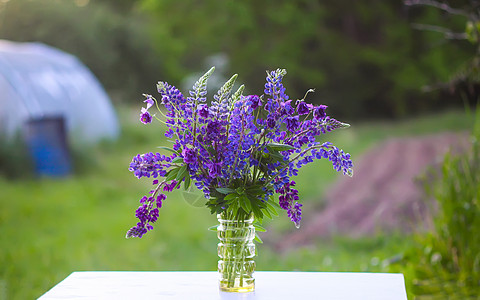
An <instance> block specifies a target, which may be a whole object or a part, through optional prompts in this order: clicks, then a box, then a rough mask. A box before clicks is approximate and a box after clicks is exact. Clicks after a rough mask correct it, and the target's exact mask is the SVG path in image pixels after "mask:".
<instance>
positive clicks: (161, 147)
mask: <svg viewBox="0 0 480 300" xmlns="http://www.w3.org/2000/svg"><path fill="white" fill-rule="evenodd" d="M157 148H159V149H163V150H167V151H170V152H172V153H175V154H179V153H180V152H178V151H175V150H173V149H172V148H168V147H164V146H160V147H157Z"/></svg>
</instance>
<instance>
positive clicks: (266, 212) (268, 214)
mask: <svg viewBox="0 0 480 300" xmlns="http://www.w3.org/2000/svg"><path fill="white" fill-rule="evenodd" d="M262 212H263V214H264V215H266V216H267V217H268V218H270V219H273V218H272V215H271V214H270V212H269V211H268V209H266V208H264V209H262Z"/></svg>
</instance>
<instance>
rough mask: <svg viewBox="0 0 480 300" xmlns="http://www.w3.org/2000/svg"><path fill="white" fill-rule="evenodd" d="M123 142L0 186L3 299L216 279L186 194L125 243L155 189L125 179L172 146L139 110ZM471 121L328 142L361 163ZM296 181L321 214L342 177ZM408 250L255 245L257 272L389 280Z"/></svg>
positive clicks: (280, 228)
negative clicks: (194, 273)
mask: <svg viewBox="0 0 480 300" xmlns="http://www.w3.org/2000/svg"><path fill="white" fill-rule="evenodd" d="M119 113H120V116H121V120H122V122H123V135H122V138H121V139H120V140H119V141H118V142H115V143H104V144H102V145H101V146H100V147H96V148H94V149H82V153H81V155H80V156H79V157H80V158H82V159H81V160H80V161H79V163H80V164H81V166H79V165H78V164H77V169H80V170H81V172H79V173H77V174H76V175H72V176H70V177H68V178H64V179H59V180H54V179H47V178H39V179H36V178H26V179H22V180H11V179H6V178H5V177H0V299H31V298H36V297H38V296H40V295H41V294H43V293H45V292H46V291H47V290H48V289H50V288H51V287H53V286H54V285H55V284H57V283H58V282H59V281H60V280H62V279H63V278H65V277H66V276H67V275H69V274H70V273H71V272H74V271H81V270H156V271H164V270H212V271H213V270H215V269H216V262H217V256H216V244H217V239H216V236H215V233H213V232H210V231H208V230H207V228H208V227H209V226H211V225H215V224H216V223H217V220H216V218H215V216H212V215H210V213H209V211H208V209H205V208H197V207H192V206H191V205H190V204H188V203H187V202H186V201H185V200H183V198H182V196H181V194H180V192H178V191H177V192H175V193H173V194H172V195H169V197H168V199H167V200H166V201H165V202H164V207H162V209H161V213H160V218H159V221H158V222H157V224H156V226H155V227H156V228H155V230H154V231H152V232H150V233H148V234H147V235H146V236H145V237H144V238H142V239H129V240H127V239H125V233H126V231H127V230H128V229H129V228H130V227H131V226H133V225H134V224H135V223H136V219H135V216H134V211H135V209H136V207H137V206H138V199H140V198H141V196H142V195H143V194H144V193H146V192H148V190H149V185H150V183H149V181H148V180H146V181H143V180H140V181H139V180H137V179H136V178H135V177H133V176H132V174H130V173H129V172H128V170H127V169H128V164H129V162H130V160H131V158H132V156H133V155H135V154H136V153H143V152H147V151H154V150H155V147H156V146H160V145H162V144H165V139H164V138H163V135H162V133H161V132H160V130H159V127H158V126H155V125H151V126H146V125H143V124H140V123H138V122H137V118H138V112H137V110H136V109H135V110H132V109H126V108H122V109H120V111H119ZM469 126H470V122H469V120H467V119H465V118H464V116H463V114H461V113H455V112H450V113H446V114H442V115H436V116H429V117H425V118H420V119H414V120H408V121H404V122H400V123H382V124H376V123H371V124H364V125H359V124H353V126H352V128H350V129H348V130H343V131H339V132H338V133H333V134H331V135H330V136H329V138H331V139H332V140H333V141H334V142H335V143H336V144H337V145H338V146H339V147H341V148H344V149H345V150H347V151H348V152H350V153H351V154H352V155H353V159H355V158H356V157H358V155H360V154H361V153H362V152H363V151H365V149H367V148H369V147H371V146H372V145H373V144H374V143H376V142H378V141H381V140H383V139H385V138H387V137H391V136H405V135H412V134H427V133H433V132H439V131H444V130H463V129H465V128H469ZM300 173H301V175H300V176H299V178H298V179H297V180H296V181H297V183H298V188H299V190H300V196H301V198H302V202H303V203H304V209H305V210H309V209H313V208H314V207H315V206H318V205H321V195H322V193H323V191H324V190H325V189H326V188H327V187H328V184H330V183H331V182H332V181H333V180H335V178H337V177H338V176H340V175H339V174H336V173H335V172H334V171H333V170H332V168H331V165H329V164H328V162H326V161H320V162H316V163H314V164H313V165H310V166H307V167H305V168H304V169H303V170H302V172H300ZM279 213H280V214H281V218H277V219H275V220H274V221H270V222H268V223H267V224H266V225H267V226H268V227H269V230H272V231H277V232H279V233H282V232H285V231H289V230H292V229H293V224H291V222H289V221H288V220H287V219H288V218H287V217H286V215H284V214H283V212H279ZM410 244H411V242H410V241H409V240H408V239H405V237H402V236H378V237H372V238H365V239H361V240H357V241H355V240H349V239H344V238H341V237H338V238H335V239H333V240H329V241H317V242H316V244H315V246H310V247H306V248H298V249H295V250H293V251H291V252H288V253H284V254H278V253H276V252H275V251H274V250H273V249H272V248H271V247H270V246H269V245H267V244H264V245H258V252H259V256H258V258H257V269H258V270H304V271H386V270H387V265H388V264H386V262H387V260H388V259H390V258H392V257H394V256H395V255H397V254H399V253H402V251H404V250H405V249H406V248H407V247H408V246H409V245H410Z"/></svg>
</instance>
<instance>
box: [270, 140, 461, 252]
mask: <svg viewBox="0 0 480 300" xmlns="http://www.w3.org/2000/svg"><path fill="white" fill-rule="evenodd" d="M467 137H468V135H467V134H466V133H465V134H454V133H444V134H438V135H433V136H423V137H414V138H395V139H390V140H387V141H385V142H383V143H381V144H380V145H377V146H375V147H374V148H372V149H371V150H370V151H367V152H366V153H365V154H364V155H363V156H362V157H360V158H358V159H356V160H355V161H354V163H355V166H354V176H353V178H348V177H341V178H340V179H339V180H338V182H336V184H335V185H334V186H333V187H332V188H331V189H330V190H329V191H328V193H327V194H326V195H325V198H326V203H327V204H326V206H325V208H324V209H323V210H321V211H317V212H314V213H310V214H308V215H307V216H306V217H305V218H304V219H303V220H302V222H303V223H302V227H301V228H300V229H298V230H296V231H293V232H292V233H290V234H288V235H287V236H286V237H285V236H283V238H282V239H281V240H280V241H278V242H274V244H275V245H276V248H277V249H278V250H280V251H284V250H287V249H288V248H290V247H292V246H298V245H306V244H309V243H310V242H312V241H313V240H314V239H315V238H318V237H328V236H330V235H332V234H343V235H347V236H351V237H359V236H364V235H372V234H374V233H376V232H379V231H381V232H395V231H401V232H410V231H411V230H412V228H417V227H419V226H425V225H428V224H425V221H426V220H427V223H428V216H429V214H428V206H427V204H426V203H425V199H424V192H423V187H422V186H421V184H420V183H419V182H418V180H417V179H416V178H418V176H420V175H422V174H423V173H424V172H425V170H426V169H427V167H428V166H432V165H438V164H439V163H440V162H441V161H442V159H443V156H444V155H445V153H446V152H447V151H448V149H449V148H452V149H453V150H454V151H459V150H461V149H465V146H466V144H467Z"/></svg>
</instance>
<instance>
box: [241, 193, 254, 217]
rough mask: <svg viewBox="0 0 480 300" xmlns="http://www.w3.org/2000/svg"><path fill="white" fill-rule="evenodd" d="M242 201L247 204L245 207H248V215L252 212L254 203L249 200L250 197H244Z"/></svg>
mask: <svg viewBox="0 0 480 300" xmlns="http://www.w3.org/2000/svg"><path fill="white" fill-rule="evenodd" d="M242 200H243V201H244V202H245V206H246V207H247V209H246V210H245V212H247V213H249V212H251V211H252V203H250V199H248V197H247V196H245V195H244V196H243V197H242Z"/></svg>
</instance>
